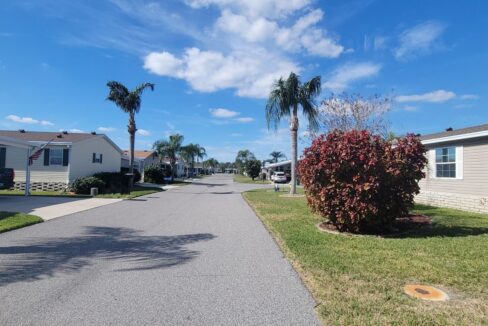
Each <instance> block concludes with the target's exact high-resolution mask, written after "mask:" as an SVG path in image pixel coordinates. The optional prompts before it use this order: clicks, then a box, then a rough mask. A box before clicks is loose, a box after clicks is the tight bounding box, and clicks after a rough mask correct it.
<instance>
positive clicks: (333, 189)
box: [299, 130, 426, 232]
mask: <svg viewBox="0 0 488 326" xmlns="http://www.w3.org/2000/svg"><path fill="white" fill-rule="evenodd" d="M425 164H426V158H425V148H424V146H423V145H422V143H421V142H420V139H419V138H418V137H417V136H414V135H407V136H406V137H404V138H401V139H399V140H398V142H397V144H396V145H395V146H393V145H392V144H391V143H390V142H387V141H385V140H384V139H383V138H381V137H379V136H373V135H371V134H370V133H369V132H368V131H356V130H353V131H349V132H343V131H338V130H335V131H333V132H332V133H330V134H328V135H327V136H325V135H322V136H320V137H318V138H317V139H316V140H314V141H313V143H312V145H311V146H310V147H309V148H307V149H306V150H305V152H304V156H303V158H302V160H301V162H300V165H299V172H300V176H301V181H302V184H303V186H304V188H305V192H306V194H307V200H308V204H309V205H310V206H311V207H312V209H313V211H314V212H316V213H319V214H320V215H322V216H323V217H324V218H326V219H328V220H329V221H330V222H331V223H332V224H334V225H335V226H336V227H337V229H339V230H340V231H350V232H378V231H380V232H381V231H384V230H388V229H389V228H390V226H391V225H392V223H393V222H394V221H395V219H396V218H397V217H400V216H404V215H405V214H407V213H408V210H409V208H411V207H412V206H413V199H414V195H415V194H417V193H418V192H419V186H418V181H419V180H420V179H421V178H423V177H424V173H423V168H424V167H425Z"/></svg>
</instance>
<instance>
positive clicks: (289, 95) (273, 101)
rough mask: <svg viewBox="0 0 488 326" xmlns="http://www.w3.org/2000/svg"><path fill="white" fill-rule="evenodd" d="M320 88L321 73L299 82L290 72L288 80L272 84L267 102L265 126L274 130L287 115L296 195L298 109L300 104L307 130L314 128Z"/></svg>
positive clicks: (316, 125)
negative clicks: (315, 100) (316, 100)
mask: <svg viewBox="0 0 488 326" xmlns="http://www.w3.org/2000/svg"><path fill="white" fill-rule="evenodd" d="M320 91H321V83H320V76H316V77H314V78H312V79H311V80H310V81H308V82H306V83H304V84H302V82H301V81H300V77H299V76H297V75H296V74H295V73H293V72H292V73H290V75H289V76H288V79H286V80H284V79H283V78H280V79H278V80H277V81H276V82H275V83H274V85H273V89H272V90H271V93H270V94H269V98H268V102H267V104H266V120H267V122H268V128H269V127H270V124H273V125H274V127H275V129H276V128H277V127H278V124H279V122H280V121H281V119H282V118H284V117H290V133H291V190H290V193H291V194H296V168H297V138H298V137H297V134H298V109H299V107H301V109H302V113H303V115H304V116H305V117H306V118H307V120H308V126H309V129H310V130H316V129H317V128H318V121H317V114H318V112H317V109H316V105H315V102H314V99H315V97H316V96H318V95H319V94H320Z"/></svg>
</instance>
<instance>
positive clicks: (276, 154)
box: [269, 151, 286, 163]
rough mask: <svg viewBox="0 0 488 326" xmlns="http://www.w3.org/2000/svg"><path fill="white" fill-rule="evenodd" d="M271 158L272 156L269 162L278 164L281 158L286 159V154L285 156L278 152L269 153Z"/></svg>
mask: <svg viewBox="0 0 488 326" xmlns="http://www.w3.org/2000/svg"><path fill="white" fill-rule="evenodd" d="M269 156H271V160H269V161H270V162H272V163H278V161H279V160H280V158H286V156H285V154H283V153H282V152H278V151H273V152H271V153H269Z"/></svg>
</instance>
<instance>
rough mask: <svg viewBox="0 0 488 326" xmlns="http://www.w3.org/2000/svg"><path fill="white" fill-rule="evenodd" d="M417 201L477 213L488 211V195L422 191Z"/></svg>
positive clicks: (416, 198)
mask: <svg viewBox="0 0 488 326" xmlns="http://www.w3.org/2000/svg"><path fill="white" fill-rule="evenodd" d="M415 202H416V203H419V204H426V205H432V206H439V207H448V208H455V209H461V210H465V211H470V212H476V213H488V196H485V197H483V196H472V195H463V194H453V193H446V192H433V191H421V192H420V194H418V195H417V196H416V197H415Z"/></svg>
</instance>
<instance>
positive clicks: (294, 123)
mask: <svg viewBox="0 0 488 326" xmlns="http://www.w3.org/2000/svg"><path fill="white" fill-rule="evenodd" d="M297 113H298V109H297V107H294V108H293V110H292V114H291V118H290V134H291V189H290V194H292V195H294V194H296V193H297V174H296V171H297V134H298V117H297Z"/></svg>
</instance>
